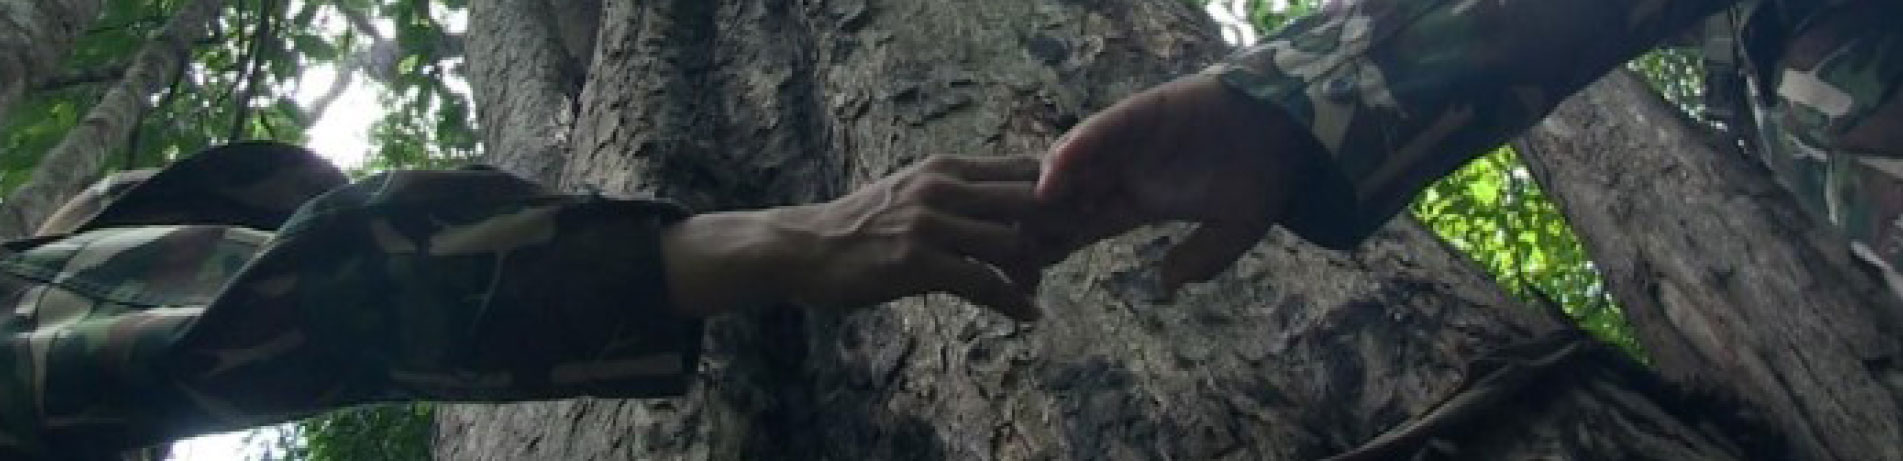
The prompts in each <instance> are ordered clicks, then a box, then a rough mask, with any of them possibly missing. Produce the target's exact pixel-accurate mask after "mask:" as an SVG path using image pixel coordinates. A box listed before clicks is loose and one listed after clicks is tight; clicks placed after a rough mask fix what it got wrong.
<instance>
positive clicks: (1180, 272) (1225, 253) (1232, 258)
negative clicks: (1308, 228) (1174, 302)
mask: <svg viewBox="0 0 1903 461" xmlns="http://www.w3.org/2000/svg"><path fill="white" fill-rule="evenodd" d="M1271 227H1273V226H1272V225H1251V224H1235V223H1222V224H1209V223H1205V224H1202V225H1200V226H1197V227H1196V231H1195V232H1191V233H1190V234H1189V237H1188V238H1185V239H1183V242H1182V243H1178V244H1176V246H1175V247H1172V248H1170V252H1169V254H1168V255H1166V256H1164V257H1163V274H1162V277H1163V289H1164V290H1165V293H1174V292H1176V290H1177V289H1178V288H1182V286H1183V285H1184V284H1187V283H1189V282H1201V281H1205V280H1209V279H1211V278H1215V276H1216V274H1221V273H1222V271H1223V270H1225V269H1228V268H1229V266H1231V265H1234V264H1235V263H1236V260H1237V259H1241V258H1242V255H1243V254H1244V253H1248V252H1249V249H1250V248H1254V247H1255V244H1256V242H1258V241H1261V240H1262V236H1264V235H1268V233H1269V229H1270V228H1271Z"/></svg>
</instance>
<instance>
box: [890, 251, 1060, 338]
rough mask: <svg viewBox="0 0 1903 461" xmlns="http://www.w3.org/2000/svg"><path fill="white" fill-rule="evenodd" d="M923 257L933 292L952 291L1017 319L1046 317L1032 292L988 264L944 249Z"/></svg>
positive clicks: (1028, 319) (923, 264)
mask: <svg viewBox="0 0 1903 461" xmlns="http://www.w3.org/2000/svg"><path fill="white" fill-rule="evenodd" d="M920 258H922V260H921V261H920V263H919V267H920V269H922V272H921V275H923V276H924V277H926V278H925V280H927V281H928V284H929V288H930V289H931V290H932V291H942V292H945V293H951V294H952V295H954V296H957V297H960V298H964V299H965V300H966V301H970V302H971V303H972V304H977V305H979V306H983V307H985V308H988V309H991V310H993V311H997V312H998V313H1000V314H1004V315H1005V316H1006V317H1011V318H1013V319H1017V320H1018V321H1023V322H1030V321H1035V320H1037V319H1038V318H1039V317H1043V313H1042V312H1041V311H1040V310H1039V309H1038V308H1037V305H1036V304H1034V303H1033V302H1032V301H1031V297H1030V295H1029V294H1027V293H1025V292H1024V291H1023V290H1022V289H1019V288H1018V287H1016V286H1014V285H1012V284H1011V282H1010V281H1009V280H1006V279H1005V277H1004V275H1003V274H1000V273H998V270H997V269H994V268H992V267H991V266H989V265H986V264H984V263H981V262H978V261H975V260H972V259H969V258H963V257H958V256H953V255H952V254H950V253H945V252H927V253H925V254H924V255H921V256H920Z"/></svg>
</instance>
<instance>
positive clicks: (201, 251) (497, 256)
mask: <svg viewBox="0 0 1903 461" xmlns="http://www.w3.org/2000/svg"><path fill="white" fill-rule="evenodd" d="M685 215H686V213H685V211H684V210H682V209H680V208H678V207H675V206H672V205H669V204H665V203H661V202H652V201H637V200H615V199H606V198H600V197H593V196H575V195H559V194H550V193H546V192H544V191H542V190H541V189H539V188H537V187H535V186H533V185H532V184H530V183H527V182H525V181H522V180H519V179H516V178H513V177H510V176H508V175H506V174H502V173H498V172H492V171H429V172H422V171H418V172H397V173H389V174H384V175H380V176H377V177H373V178H370V179H368V180H364V181H361V182H358V183H355V184H352V185H349V186H346V187H343V188H339V189H337V190H334V191H331V192H329V193H327V194H325V195H323V196H321V197H319V198H318V199H316V200H314V201H312V202H311V203H309V204H307V205H306V206H305V207H304V208H303V209H302V210H301V211H299V212H298V214H297V215H296V216H295V217H293V218H291V221H290V222H289V223H287V224H286V225H285V226H284V228H283V230H282V231H281V232H280V233H278V234H277V235H275V236H268V234H263V233H259V232H255V231H248V230H244V229H236V228H224V227H218V226H182V227H147V228H114V229H103V230H99V231H94V232H91V233H88V234H82V235H79V236H74V237H72V238H68V239H65V240H62V241H59V242H55V243H53V244H48V245H45V246H43V247H41V248H40V249H36V250H30V251H27V252H25V253H22V254H19V255H15V256H14V257H12V258H9V259H8V260H7V262H8V266H7V268H6V269H7V270H8V272H9V273H10V275H11V276H14V277H18V278H17V279H9V280H24V281H27V282H26V283H24V284H20V285H17V286H15V287H14V289H12V290H11V291H12V292H14V293H15V295H14V296H13V298H12V300H13V301H16V302H18V303H20V304H19V307H16V308H15V309H14V312H15V313H16V314H17V315H18V316H16V317H15V318H13V319H12V320H11V321H10V324H11V325H9V326H10V327H12V329H13V330H14V331H13V332H12V333H10V335H11V336H9V339H10V341H9V346H10V351H9V352H10V354H8V355H7V358H8V360H7V362H8V363H9V364H10V366H11V367H12V368H13V369H14V370H16V371H20V372H19V373H15V374H12V375H10V378H9V379H8V380H7V381H6V382H4V383H0V391H4V392H0V397H4V398H5V399H7V402H6V403H8V407H9V408H6V409H5V410H4V411H0V454H8V455H9V456H8V457H9V459H12V458H13V457H19V458H40V457H48V456H52V455H54V454H59V455H60V456H68V455H76V454H83V453H112V452H115V451H118V450H124V449H130V448H136V447H139V446H143V445H149V444H152V443H157V442H161V441H164V440H168V439H172V438H177V437H183V436H188V435H193V434H199V433H205V432H210V431H217V430H229V429H233V428H240V427H246V426H251V425H256V424H264V423H271V422H277V421H284V420H287V419H291V418H296V417H300V416H305V415H310V414H313V413H316V412H320V411H325V410H330V409H336V408H341V407H345V406H349V405H356V404H362V403H369V402H376V401H388V400H447V401H500V400H509V401H515V400H531V399H548V398H563V397H577V396H602V397H653V396H667V395H675V394H679V393H681V392H683V391H684V390H685V389H686V387H687V385H688V384H689V380H690V378H691V377H692V376H693V375H694V372H695V371H696V370H695V364H696V363H697V361H698V356H699V353H700V344H701V321H700V320H698V319H695V318H688V317H682V316H677V315H675V314H674V313H673V312H674V310H673V309H671V308H670V307H669V299H668V294H667V292H666V286H667V284H666V283H665V274H663V272H662V271H663V267H664V265H663V264H662V263H661V260H660V257H661V256H660V250H659V233H660V231H661V230H662V228H664V227H665V226H667V225H669V224H670V223H673V222H675V221H677V220H679V219H682V218H683V217H684V216H685ZM253 255H255V257H252V256H253ZM10 283H11V282H10ZM195 284H196V285H199V286H206V287H210V288H208V289H206V290H199V292H201V293H200V294H193V290H190V289H182V288H181V287H190V286H193V285H195ZM219 287H222V288H219Z"/></svg>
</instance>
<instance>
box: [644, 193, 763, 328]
mask: <svg viewBox="0 0 1903 461" xmlns="http://www.w3.org/2000/svg"><path fill="white" fill-rule="evenodd" d="M775 212H776V209H769V210H756V211H733V212H721V213H708V214H701V215H695V216H692V217H689V218H687V219H685V220H682V221H681V222H679V223H676V224H674V225H673V226H669V227H668V228H667V229H664V230H662V232H661V257H662V261H663V264H664V265H665V267H666V270H667V281H668V290H669V298H670V305H671V307H672V308H673V310H674V312H675V313H677V314H680V315H684V316H690V317H708V316H713V315H718V314H723V313H728V312H734V311H739V310H747V309H755V308H760V307H762V306H767V305H772V304H774V303H776V302H778V301H780V300H782V299H784V298H785V293H786V291H787V290H786V287H785V286H784V283H783V282H782V281H783V280H784V271H785V270H786V268H788V267H792V266H790V265H789V264H790V259H791V257H792V255H791V254H789V252H788V251H787V250H788V249H789V248H788V245H786V244H784V242H781V241H780V240H782V239H779V238H776V237H775V232H774V231H773V224H772V219H773V218H772V215H773V214H774V213H775Z"/></svg>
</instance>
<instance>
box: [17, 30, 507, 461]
mask: <svg viewBox="0 0 1903 461" xmlns="http://www.w3.org/2000/svg"><path fill="white" fill-rule="evenodd" d="M185 1H186V0H154V1H143V0H105V5H104V9H103V13H102V15H101V16H100V18H99V19H98V20H97V22H96V23H95V25H94V26H93V27H92V28H91V29H89V30H88V31H86V32H85V33H84V34H83V35H82V36H81V37H80V38H79V40H78V41H77V42H76V44H75V46H74V50H73V52H72V53H71V55H70V56H69V57H68V58H67V59H66V61H64V66H65V69H63V70H62V73H61V74H60V75H56V76H53V77H52V78H49V79H46V80H45V81H41V82H32V86H31V87H30V88H29V93H28V94H27V95H26V97H25V98H24V99H23V100H22V101H20V102H19V103H17V105H16V106H15V107H14V110H13V111H11V114H13V115H12V116H11V117H10V119H9V120H7V121H6V123H5V124H4V125H0V191H10V190H12V189H13V188H14V187H15V186H17V185H19V184H20V183H21V182H22V181H24V180H25V179H26V178H27V176H28V175H29V174H30V173H31V172H32V170H33V168H34V167H35V166H36V165H37V163H38V162H39V160H40V157H41V156H43V155H44V154H45V153H46V152H47V151H48V150H50V149H52V147H53V146H55V145H57V144H58V143H59V142H60V141H61V139H62V138H64V137H65V136H66V135H67V132H68V131H69V130H70V129H71V128H72V127H73V126H74V125H75V124H76V123H78V122H79V121H80V120H81V119H82V118H83V117H84V116H85V115H86V113H87V111H88V110H90V109H91V107H92V106H93V104H94V103H96V102H97V101H98V100H99V98H100V97H101V96H102V95H103V94H104V93H105V92H106V90H107V89H108V88H110V87H111V86H112V85H114V84H117V83H118V81H119V77H120V75H121V74H123V72H124V69H125V68H126V66H127V63H129V62H130V61H131V59H132V57H133V56H134V54H135V53H137V52H138V51H139V50H140V49H141V48H142V47H144V46H146V44H147V41H148V39H149V38H150V37H152V36H153V34H154V33H156V32H157V31H158V30H159V29H160V28H161V27H163V26H164V25H165V23H166V21H167V20H168V19H169V18H170V17H171V14H172V12H173V11H174V10H176V9H177V8H178V7H179V6H180V5H181V4H183V3H184V2H185ZM464 7H465V4H464V2H463V1H462V0H443V1H441V2H430V1H427V0H417V1H393V0H388V1H387V0H338V1H334V2H313V1H310V0H231V1H230V2H229V3H228V4H227V5H225V7H224V8H223V10H221V11H220V13H219V15H218V19H216V20H215V21H214V22H213V23H212V24H211V25H210V26H209V28H208V29H209V37H208V38H205V39H203V40H200V41H198V42H196V43H194V44H193V46H192V50H191V52H190V53H191V54H190V63H189V64H188V65H187V66H185V68H183V69H181V71H180V72H178V73H177V74H176V75H174V76H172V82H171V83H170V84H169V85H168V86H167V88H166V89H164V90H163V91H161V92H160V93H159V94H157V95H154V96H153V99H152V101H153V103H154V104H153V106H152V108H151V109H150V111H149V112H148V113H147V114H146V116H145V117H143V119H142V120H141V122H140V125H139V126H138V127H137V128H136V131H135V134H134V135H133V138H132V139H131V140H130V142H128V143H127V144H126V145H125V146H123V147H121V148H120V149H119V151H118V152H114V153H112V155H111V156H110V159H111V160H110V161H109V162H108V164H107V165H106V171H102V172H99V173H101V174H104V173H106V172H110V171H114V170H120V169H128V168H140V167H152V166H160V165H164V164H165V163H168V162H170V161H172V160H176V159H177V158H179V157H180V156H183V155H189V154H191V153H194V152H197V151H199V150H202V149H204V148H206V147H209V146H212V145H216V144H221V143H225V142H230V141H233V140H240V139H260V138H263V139H275V140H280V141H286V142H293V143H301V142H304V141H306V133H305V131H306V130H307V129H308V128H310V127H311V126H312V125H313V124H315V123H316V122H317V121H318V120H320V119H321V118H322V117H327V116H341V117H364V116H375V117H379V120H378V121H377V123H376V124H375V125H374V126H373V128H372V133H371V136H370V138H371V141H372V143H373V145H374V147H373V150H374V151H373V152H370V153H369V154H370V155H368V158H369V160H368V161H367V162H366V164H365V165H364V166H363V167H364V168H363V169H360V170H358V171H354V172H353V173H356V174H363V173H366V172H370V171H374V170H380V169H389V168H417V167H448V166H453V165H454V164H455V163H459V162H463V161H466V160H468V159H472V158H474V156H475V155H477V153H478V146H477V137H476V135H475V130H474V129H473V127H472V126H473V117H472V116H471V111H470V102H469V99H468V97H467V95H466V94H463V92H462V91H458V90H457V89H456V88H453V87H452V85H453V83H452V82H455V81H458V80H459V79H460V78H461V77H460V74H459V72H460V63H461V37H460V36H458V35H457V33H456V32H455V31H452V30H450V29H451V28H450V27H449V26H447V25H446V24H445V22H446V21H445V18H448V17H452V16H457V15H460V13H461V11H460V10H461V9H462V8H464ZM322 73H336V74H337V75H340V76H342V75H349V76H350V77H351V78H352V79H355V77H363V79H364V80H368V81H369V82H370V83H371V84H372V86H374V87H375V88H377V89H378V90H379V92H380V93H381V95H380V99H381V100H382V103H383V105H384V108H383V109H377V110H375V112H376V113H374V114H366V113H365V112H366V111H367V110H366V109H368V108H350V107H334V108H333V107H329V103H328V102H326V101H325V98H322V97H317V98H315V99H313V98H311V97H310V96H312V95H318V94H323V93H324V92H323V91H312V90H313V88H308V87H309V86H310V85H311V84H313V83H316V82H314V81H313V80H314V79H312V78H310V76H312V75H318V74H322ZM315 89H316V90H326V88H315ZM300 95H302V97H300ZM379 114H380V115H379ZM431 418H432V410H431V407H430V406H428V405H425V404H402V405H381V406H369V407H362V408H357V409H350V410H343V411H338V412H334V413H331V414H326V415H320V416H317V417H313V418H310V419H307V420H305V421H301V422H298V423H296V424H293V425H286V426H280V427H277V428H273V429H271V430H266V431H258V432H254V433H253V436H254V438H262V439H269V440H264V441H263V442H264V443H265V445H266V446H272V447H275V448H276V450H275V453H272V454H270V455H269V456H271V457H272V458H275V459H292V460H305V459H308V460H364V459H393V460H411V459H427V458H428V447H429V445H428V444H429V427H430V422H431Z"/></svg>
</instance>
